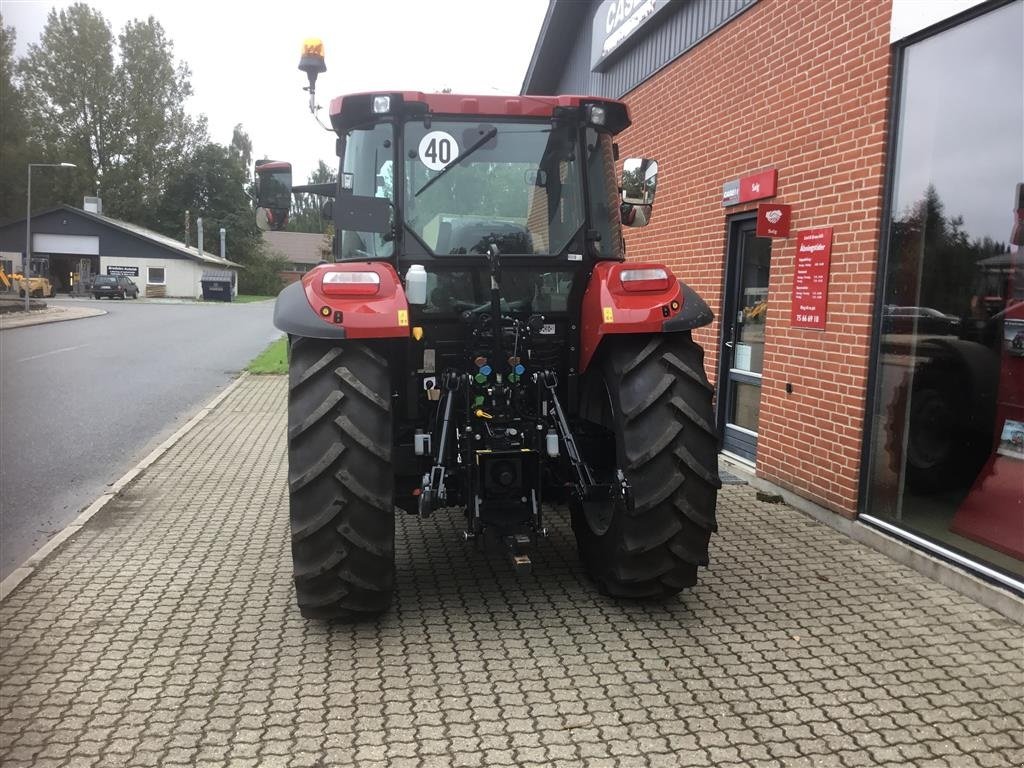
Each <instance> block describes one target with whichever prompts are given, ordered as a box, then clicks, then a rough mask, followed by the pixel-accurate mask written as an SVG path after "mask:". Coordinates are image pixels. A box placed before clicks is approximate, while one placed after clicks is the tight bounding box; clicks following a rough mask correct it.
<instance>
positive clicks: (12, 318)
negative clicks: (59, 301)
mask: <svg viewBox="0 0 1024 768" xmlns="http://www.w3.org/2000/svg"><path fill="white" fill-rule="evenodd" d="M105 314H107V310H105V309H96V308H95V307H47V308H46V309H41V310H34V311H31V312H29V313H28V314H27V315H26V314H25V313H23V312H14V313H5V314H3V315H0V331H7V330H13V329H14V328H28V327H30V326H33V325H43V324H44V323H65V322H67V321H68V320H84V319H85V318H87V317H99V316H100V315H105Z"/></svg>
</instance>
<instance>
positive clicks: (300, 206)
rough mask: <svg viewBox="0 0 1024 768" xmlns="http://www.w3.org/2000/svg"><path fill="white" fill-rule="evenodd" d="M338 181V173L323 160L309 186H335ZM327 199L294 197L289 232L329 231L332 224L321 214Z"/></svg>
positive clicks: (311, 177)
mask: <svg viewBox="0 0 1024 768" xmlns="http://www.w3.org/2000/svg"><path fill="white" fill-rule="evenodd" d="M337 181H338V173H337V171H335V170H334V169H333V168H332V167H331V166H329V165H327V163H325V162H324V161H323V160H320V161H319V163H317V167H316V170H315V171H313V173H311V174H310V176H309V180H308V181H307V182H306V183H307V184H333V183H335V182H337ZM324 200H325V198H323V197H321V196H320V195H304V194H299V195H294V196H293V197H292V212H291V215H290V216H289V217H288V231H289V232H317V233H323V232H326V231H327V229H326V228H327V226H328V225H329V224H330V222H329V221H326V220H325V219H324V217H323V214H322V213H321V209H322V207H323V203H324Z"/></svg>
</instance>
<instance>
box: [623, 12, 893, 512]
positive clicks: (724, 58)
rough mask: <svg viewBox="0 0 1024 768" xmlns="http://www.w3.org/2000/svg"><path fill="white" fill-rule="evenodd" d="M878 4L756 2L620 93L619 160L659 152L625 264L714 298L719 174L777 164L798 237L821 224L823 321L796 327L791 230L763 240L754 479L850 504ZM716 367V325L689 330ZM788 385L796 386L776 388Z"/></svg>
mask: <svg viewBox="0 0 1024 768" xmlns="http://www.w3.org/2000/svg"><path fill="white" fill-rule="evenodd" d="M890 12H891V4H890V2H889V0H870V1H868V0H829V1H827V2H826V1H825V0H762V2H759V3H758V4H757V5H755V6H754V7H753V8H752V9H751V10H749V11H747V12H746V13H744V14H743V15H742V16H740V17H739V18H738V19H736V20H734V21H733V22H732V23H730V24H728V25H727V26H726V27H724V28H723V29H721V30H719V31H718V32H717V33H715V34H714V35H712V36H711V37H710V38H708V39H707V40H706V41H704V42H703V43H701V44H700V45H699V46H697V48H695V49H694V50H692V51H690V52H689V53H687V54H686V55H685V56H683V57H681V58H680V59H678V60H676V61H675V62H673V63H672V64H671V65H669V66H668V67H666V68H665V69H664V70H662V71H661V72H660V73H658V74H657V75H655V76H654V77H653V78H651V79H650V80H648V81H647V82H645V83H643V84H642V85H641V86H639V87H638V88H636V89H635V90H634V91H632V92H631V93H630V94H628V95H627V96H626V99H625V100H626V101H627V103H628V104H629V106H630V110H631V114H632V118H633V121H634V126H633V127H631V128H630V129H629V130H628V131H627V132H626V133H624V134H622V135H621V136H620V137H619V139H618V142H619V146H620V149H621V156H622V157H630V156H640V155H644V156H647V157H654V158H657V159H658V161H659V171H660V173H659V177H658V200H657V204H656V207H655V213H654V218H653V222H652V223H651V225H650V226H648V227H646V228H644V229H634V230H627V235H626V239H627V247H628V254H629V258H630V259H651V260H661V261H665V262H667V263H668V264H670V265H671V266H672V267H673V268H674V269H675V270H676V271H677V272H678V274H679V275H680V276H681V277H682V278H684V279H685V280H686V281H687V282H688V283H690V285H692V286H693V287H694V288H695V289H696V290H697V291H699V292H700V293H701V294H702V295H703V296H704V297H705V298H706V299H707V300H708V302H709V303H710V304H711V306H712V308H713V309H714V310H715V311H716V314H717V313H718V312H719V311H720V308H721V305H722V291H723V282H724V261H725V250H726V231H727V218H726V217H727V214H728V215H732V214H734V213H737V212H741V211H745V210H751V209H756V207H757V206H756V203H755V204H752V205H744V206H735V207H733V208H729V209H724V208H722V206H721V193H722V183H723V182H724V181H726V180H729V179H733V178H736V177H738V176H741V175H744V174H747V173H750V172H753V171H757V170H760V169H763V168H771V167H774V168H777V169H778V171H779V187H778V194H777V196H776V197H775V198H774V199H775V200H776V201H777V202H784V203H789V204H791V205H792V206H793V229H792V231H793V233H794V234H795V233H796V232H797V231H799V230H800V229H804V228H810V227H832V228H833V230H834V232H833V247H832V268H831V278H830V283H829V307H828V309H829V311H828V324H827V328H826V330H825V331H824V332H821V331H811V330H804V329H797V328H791V327H790V324H789V307H790V295H791V291H792V287H793V270H794V255H795V237H791V238H789V239H785V240H774V241H773V244H772V260H771V276H770V285H769V297H768V307H769V308H768V315H767V323H766V328H765V337H766V342H765V360H764V371H763V372H764V385H763V388H762V393H761V413H760V421H759V437H758V456H757V473H758V475H759V476H761V477H764V478H766V479H768V480H771V481H772V482H775V483H777V484H779V485H781V486H784V487H787V488H790V489H792V490H793V491H795V492H797V493H799V494H800V495H802V496H804V497H806V498H809V499H811V500H813V501H815V502H817V503H818V504H821V505H823V506H826V507H828V508H830V509H833V510H835V511H837V512H839V513H841V514H844V515H846V516H851V517H852V516H853V515H855V514H856V509H857V480H858V471H859V461H860V451H861V442H862V439H863V433H864V426H865V407H864V405H865V391H866V385H867V364H868V348H869V343H870V333H871V321H872V318H871V312H872V301H873V291H874V276H875V269H876V264H877V258H878V245H879V236H880V234H879V233H880V219H881V214H882V187H883V166H884V156H885V145H886V133H887V119H888V105H889V92H890V81H891V65H890V51H889V44H888V32H889V17H890ZM695 335H696V338H697V340H698V341H699V342H700V343H701V344H703V345H704V346H705V349H706V350H707V358H706V365H707V370H708V374H709V375H710V376H712V377H714V376H715V372H716V369H717V365H718V345H719V326H718V322H717V321H716V322H715V324H714V325H712V326H710V327H709V328H705V329H701V330H700V331H698V332H697V333H696V334H695ZM787 382H790V383H792V385H793V393H792V394H791V395H787V394H786V390H785V385H786V383H787Z"/></svg>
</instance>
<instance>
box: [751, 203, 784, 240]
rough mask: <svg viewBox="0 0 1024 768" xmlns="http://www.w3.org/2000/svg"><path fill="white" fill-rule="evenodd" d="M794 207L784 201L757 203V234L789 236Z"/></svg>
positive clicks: (761, 235) (762, 235)
mask: <svg viewBox="0 0 1024 768" xmlns="http://www.w3.org/2000/svg"><path fill="white" fill-rule="evenodd" d="M792 214H793V208H792V206H789V205H783V204H782V203H758V204H757V236H758V237H789V222H790V218H791V216H792Z"/></svg>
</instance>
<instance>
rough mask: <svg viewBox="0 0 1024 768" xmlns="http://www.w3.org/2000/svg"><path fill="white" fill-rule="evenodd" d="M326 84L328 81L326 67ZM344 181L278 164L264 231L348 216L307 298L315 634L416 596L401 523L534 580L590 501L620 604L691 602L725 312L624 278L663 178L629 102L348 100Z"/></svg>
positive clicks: (297, 413) (585, 549) (713, 445)
mask: <svg viewBox="0 0 1024 768" xmlns="http://www.w3.org/2000/svg"><path fill="white" fill-rule="evenodd" d="M302 61H303V63H302V64H301V65H300V69H303V71H306V72H307V73H308V75H309V81H310V89H309V90H310V104H311V107H312V106H313V104H314V96H313V92H314V91H313V89H314V87H315V79H316V75H317V74H318V73H320V72H322V71H324V69H325V67H324V65H323V58H322V49H320V48H317V47H315V46H310V45H307V47H306V50H305V53H304V56H303V60H302ZM330 119H331V124H332V127H333V129H334V131H335V132H336V133H337V135H338V140H337V153H338V156H339V158H340V169H339V179H338V183H337V184H336V185H335V184H330V185H310V186H305V187H295V188H292V186H291V168H290V166H289V165H288V164H287V163H279V162H275V163H266V164H263V165H260V166H258V167H257V169H256V171H257V184H258V204H259V206H260V210H259V211H258V219H259V221H260V222H261V223H262V225H263V226H265V227H272V228H281V227H283V226H285V223H286V221H287V214H288V207H289V196H290V194H291V193H292V192H312V193H316V194H322V195H325V196H327V197H330V198H333V199H332V200H330V201H328V202H326V203H325V204H324V209H325V212H326V213H327V214H328V215H329V216H330V217H331V219H332V221H333V223H334V226H335V230H336V235H335V242H334V260H333V262H332V263H326V264H321V265H319V266H318V267H316V268H315V269H313V270H311V271H310V272H308V273H307V274H306V275H305V276H304V277H303V279H302V280H301V281H300V282H297V283H294V284H292V285H290V286H288V287H287V288H285V289H284V291H282V293H281V295H280V296H279V298H278V300H277V305H276V307H275V311H274V323H275V325H276V326H277V327H278V328H279V329H280V330H282V331H284V332H285V333H287V334H288V339H289V396H288V460H289V475H288V477H289V492H290V518H291V530H292V553H293V559H294V574H295V586H296V592H297V597H298V603H299V607H300V609H301V612H302V614H303V615H304V616H307V617H323V618H333V617H342V618H348V619H358V618H360V617H364V616H369V615H372V614H376V613H379V612H381V611H384V610H386V609H387V607H388V605H389V603H390V601H391V596H392V591H393V589H394V552H395V549H394V537H395V512H396V509H397V510H401V511H403V512H405V513H408V514H412V515H418V516H420V517H429V516H431V515H432V514H434V513H435V512H438V511H439V510H451V509H452V508H458V509H460V510H461V512H462V513H463V514H464V515H465V537H466V538H467V539H480V538H483V537H486V539H487V540H488V541H493V542H496V543H497V544H498V545H499V546H500V547H502V548H504V549H505V550H506V551H507V553H508V555H509V556H510V559H511V561H512V563H513V565H514V567H515V568H516V569H517V570H519V569H522V570H528V569H529V568H530V547H531V545H532V544H533V542H534V541H535V540H537V539H542V538H543V537H544V535H545V533H546V529H545V522H544V505H545V504H567V505H568V507H569V510H570V512H571V520H572V527H573V531H574V532H575V535H576V540H577V543H578V547H579V554H580V558H581V560H582V562H583V565H584V567H585V569H586V571H587V573H588V574H589V576H590V577H591V578H592V579H593V581H594V582H595V583H596V585H597V588H598V589H599V590H600V591H601V592H603V593H606V594H609V595H614V596H619V597H627V598H648V597H663V596H668V595H673V594H675V593H677V592H679V591H680V590H681V589H683V588H684V587H688V586H692V585H693V584H695V583H696V580H697V568H698V567H699V566H702V565H707V562H708V541H709V539H710V536H711V533H712V532H713V531H714V530H715V529H716V523H715V503H716V495H717V491H718V488H719V487H720V482H719V478H718V465H717V447H718V437H717V434H716V431H715V426H714V424H715V420H714V414H713V410H712V388H711V386H710V385H709V384H708V380H707V377H706V375H705V372H704V364H703V357H704V353H703V350H702V349H701V347H700V346H698V345H697V344H696V343H695V342H694V341H693V339H692V337H691V331H692V330H693V329H694V328H697V327H700V326H703V325H706V324H708V323H710V322H711V320H712V313H711V311H710V310H709V309H708V306H707V304H706V303H705V302H704V301H703V300H702V299H701V298H700V297H699V296H698V295H697V294H696V293H695V292H694V291H693V290H691V289H690V288H688V287H687V286H686V285H684V284H683V283H682V282H681V281H679V280H677V279H676V277H675V276H674V275H673V274H672V272H671V270H669V269H668V268H667V267H666V266H664V265H663V264H647V263H636V262H625V261H624V256H625V254H624V243H623V239H622V233H621V227H622V225H623V224H626V225H633V226H636V225H642V224H646V223H647V220H648V218H649V216H650V212H651V204H652V202H653V200H654V192H655V184H656V179H657V163H655V162H654V161H651V160H647V159H633V160H626V161H625V163H624V170H623V174H622V180H623V182H622V183H623V187H624V188H623V189H622V190H621V193H620V189H619V186H618V184H617V182H616V171H615V167H614V161H615V159H616V157H617V147H616V144H615V142H614V139H615V135H616V134H617V133H619V132H620V131H622V130H624V129H625V128H626V127H628V126H629V116H628V113H627V110H626V106H625V105H624V104H622V103H621V102H618V101H614V100H609V99H603V98H586V97H580V96H558V97H535V96H510V97H504V96H502V97H498V96H459V95H454V94H423V93H414V92H395V91H391V92H375V93H362V94H354V95H348V96H343V97H340V98H337V99H334V100H333V101H332V102H331V108H330Z"/></svg>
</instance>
